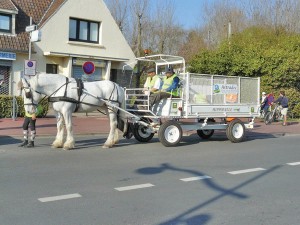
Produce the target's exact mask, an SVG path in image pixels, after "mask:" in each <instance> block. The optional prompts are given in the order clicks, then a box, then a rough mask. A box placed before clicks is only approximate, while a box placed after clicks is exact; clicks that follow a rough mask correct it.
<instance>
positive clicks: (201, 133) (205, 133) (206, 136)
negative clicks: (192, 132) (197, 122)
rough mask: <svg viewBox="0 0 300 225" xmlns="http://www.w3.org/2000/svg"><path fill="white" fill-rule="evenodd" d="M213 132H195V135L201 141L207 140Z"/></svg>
mask: <svg viewBox="0 0 300 225" xmlns="http://www.w3.org/2000/svg"><path fill="white" fill-rule="evenodd" d="M214 132H215V130H197V134H198V135H199V137H201V138H202V139H209V138H210V137H211V136H212V135H213V134H214Z"/></svg>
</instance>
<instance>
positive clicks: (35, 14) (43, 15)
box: [0, 0, 67, 52]
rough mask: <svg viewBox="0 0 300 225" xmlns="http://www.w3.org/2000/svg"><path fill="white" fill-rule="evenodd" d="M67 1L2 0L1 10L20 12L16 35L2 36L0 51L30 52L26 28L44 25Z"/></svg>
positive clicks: (0, 36) (0, 37)
mask: <svg viewBox="0 0 300 225" xmlns="http://www.w3.org/2000/svg"><path fill="white" fill-rule="evenodd" d="M65 1H67V0H1V1H0V8H2V9H10V10H12V8H13V7H14V10H18V14H17V15H16V35H14V36H13V35H5V34H0V43H1V45H0V50H1V51H13V52H28V50H29V34H28V33H26V32H25V27H26V26H28V25H29V24H30V17H32V23H33V24H38V25H42V24H44V23H45V22H46V21H47V19H48V18H50V17H51V15H52V14H53V13H55V12H56V10H57V9H58V8H59V7H60V6H61V5H62V4H63V3H64V2H65Z"/></svg>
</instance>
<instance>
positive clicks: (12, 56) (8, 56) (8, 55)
mask: <svg viewBox="0 0 300 225" xmlns="http://www.w3.org/2000/svg"><path fill="white" fill-rule="evenodd" d="M0 59H4V60H16V59H17V55H16V53H14V52H0Z"/></svg>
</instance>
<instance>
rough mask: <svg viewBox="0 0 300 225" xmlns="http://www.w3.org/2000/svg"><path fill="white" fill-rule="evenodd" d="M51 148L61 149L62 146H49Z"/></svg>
mask: <svg viewBox="0 0 300 225" xmlns="http://www.w3.org/2000/svg"><path fill="white" fill-rule="evenodd" d="M51 148H62V146H60V145H53V144H52V145H51Z"/></svg>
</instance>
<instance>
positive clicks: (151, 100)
mask: <svg viewBox="0 0 300 225" xmlns="http://www.w3.org/2000/svg"><path fill="white" fill-rule="evenodd" d="M171 96H172V97H173V98H178V97H177V96H174V95H171V94H170V93H167V92H157V93H155V94H151V95H150V96H149V107H152V106H153V105H154V104H156V103H159V102H160V100H162V99H164V98H170V97H171Z"/></svg>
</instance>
